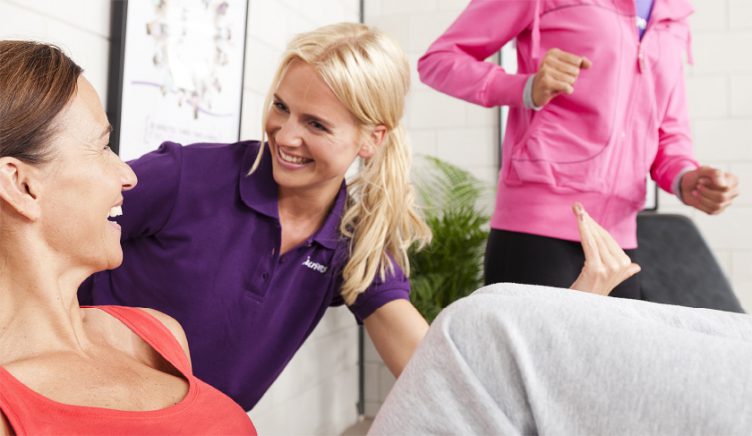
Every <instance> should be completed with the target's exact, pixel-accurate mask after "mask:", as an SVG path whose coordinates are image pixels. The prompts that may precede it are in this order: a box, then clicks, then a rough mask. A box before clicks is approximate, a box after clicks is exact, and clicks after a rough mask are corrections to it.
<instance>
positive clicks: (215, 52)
mask: <svg viewBox="0 0 752 436" xmlns="http://www.w3.org/2000/svg"><path fill="white" fill-rule="evenodd" d="M247 21H248V0H133V1H128V0H112V22H111V25H112V39H111V46H110V58H111V65H110V77H109V83H108V101H107V112H108V116H109V118H110V122H111V123H112V125H113V135H112V139H111V147H112V148H113V149H114V150H115V151H116V152H118V153H119V154H120V156H121V157H122V158H123V159H124V160H130V159H133V158H136V157H138V156H141V155H142V154H144V153H146V152H149V151H151V150H154V149H155V148H157V147H158V146H159V144H160V143H162V142H163V141H167V140H170V141H174V142H178V143H181V144H190V143H194V142H233V141H237V140H238V139H239V137H240V121H241V108H242V103H243V70H244V64H245V40H246V26H247Z"/></svg>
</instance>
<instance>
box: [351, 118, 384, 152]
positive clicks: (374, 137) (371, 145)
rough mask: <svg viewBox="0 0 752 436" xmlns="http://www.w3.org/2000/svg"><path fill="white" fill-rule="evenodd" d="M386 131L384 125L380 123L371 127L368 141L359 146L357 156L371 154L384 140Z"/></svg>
mask: <svg viewBox="0 0 752 436" xmlns="http://www.w3.org/2000/svg"><path fill="white" fill-rule="evenodd" d="M387 132H388V129H387V128H386V126H384V125H381V124H380V125H378V126H376V127H374V128H373V129H371V132H370V133H369V135H368V141H367V142H366V144H364V145H363V146H362V147H361V148H360V152H359V153H358V156H360V157H362V158H364V159H368V158H369V157H371V156H373V155H374V153H376V150H377V149H378V148H379V147H381V143H382V142H384V138H385V137H386V134H387Z"/></svg>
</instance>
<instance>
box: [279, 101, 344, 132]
mask: <svg viewBox="0 0 752 436" xmlns="http://www.w3.org/2000/svg"><path fill="white" fill-rule="evenodd" d="M274 98H275V99H276V100H279V101H280V102H281V103H282V104H284V105H285V106H287V107H288V109H289V105H288V104H287V103H285V101H284V100H283V99H282V97H280V96H279V95H277V94H276V93H275V94H274ZM301 115H302V117H303V118H308V119H313V120H316V121H318V122H319V123H321V124H323V125H325V126H326V127H327V128H329V129H331V128H332V127H334V123H332V122H331V121H329V120H327V119H325V118H321V117H320V116H318V115H314V114H306V113H304V114H301Z"/></svg>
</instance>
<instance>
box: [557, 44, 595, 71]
mask: <svg viewBox="0 0 752 436" xmlns="http://www.w3.org/2000/svg"><path fill="white" fill-rule="evenodd" d="M549 55H550V56H551V57H553V58H556V59H559V60H561V61H562V62H566V63H568V64H570V65H573V66H575V67H577V68H578V69H579V68H583V67H584V68H590V66H592V63H591V62H590V60H589V59H587V58H585V57H583V56H577V55H576V54H573V53H569V52H566V51H563V50H559V49H558V48H552V49H551V50H549V51H548V52H546V56H549ZM585 65H586V66H585Z"/></svg>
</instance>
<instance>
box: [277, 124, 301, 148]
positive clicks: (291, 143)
mask: <svg viewBox="0 0 752 436" xmlns="http://www.w3.org/2000/svg"><path fill="white" fill-rule="evenodd" d="M272 134H273V135H274V142H275V143H277V145H281V146H283V147H299V146H300V145H301V144H303V139H302V137H301V134H300V129H299V128H298V123H297V122H296V121H295V120H294V119H293V117H288V118H287V119H286V120H284V121H283V122H282V123H281V124H280V125H279V128H278V129H277V131H276V132H273V133H272Z"/></svg>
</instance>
